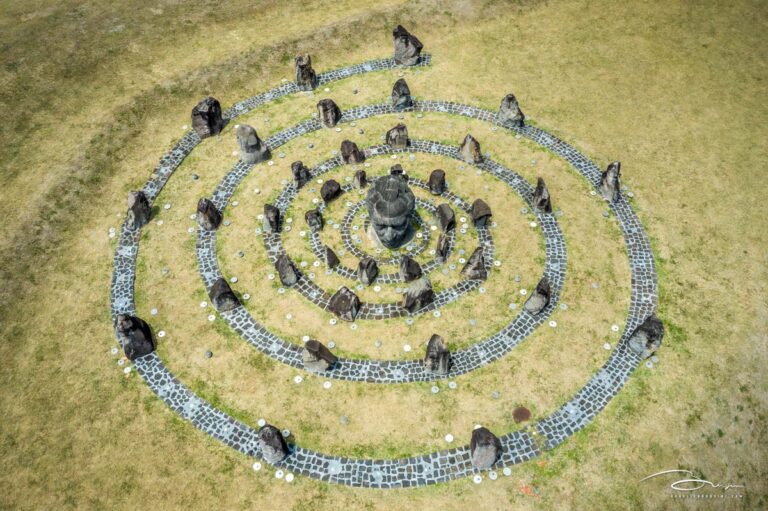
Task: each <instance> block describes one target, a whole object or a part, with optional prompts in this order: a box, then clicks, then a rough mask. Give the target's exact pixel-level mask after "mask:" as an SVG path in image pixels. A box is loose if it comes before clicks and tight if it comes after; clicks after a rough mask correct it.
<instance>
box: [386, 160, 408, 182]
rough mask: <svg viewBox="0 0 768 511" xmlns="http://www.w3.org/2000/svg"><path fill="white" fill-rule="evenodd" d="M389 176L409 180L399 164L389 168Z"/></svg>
mask: <svg viewBox="0 0 768 511" xmlns="http://www.w3.org/2000/svg"><path fill="white" fill-rule="evenodd" d="M389 175H390V176H398V177H404V178H406V179H407V176H406V175H405V169H404V168H403V166H402V165H400V164H399V163H395V164H394V165H392V166H391V167H389Z"/></svg>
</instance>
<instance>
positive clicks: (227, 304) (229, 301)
mask: <svg viewBox="0 0 768 511" xmlns="http://www.w3.org/2000/svg"><path fill="white" fill-rule="evenodd" d="M208 296H209V297H210V299H211V303H212V304H213V306H214V307H216V310H217V311H219V312H227V311H231V310H232V309H235V308H237V307H239V306H240V300H238V298H237V295H235V293H234V292H233V291H232V288H231V287H229V284H228V283H227V281H226V280H225V279H224V278H222V277H219V278H217V279H216V281H215V282H214V283H213V285H212V286H211V289H210V290H209V291H208Z"/></svg>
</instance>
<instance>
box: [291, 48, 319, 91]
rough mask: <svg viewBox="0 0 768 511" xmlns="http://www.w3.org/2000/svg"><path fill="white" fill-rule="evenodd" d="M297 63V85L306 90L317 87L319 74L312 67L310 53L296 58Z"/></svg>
mask: <svg viewBox="0 0 768 511" xmlns="http://www.w3.org/2000/svg"><path fill="white" fill-rule="evenodd" d="M294 62H295V64H296V86H298V88H299V89H301V90H304V91H309V90H314V89H315V87H317V74H316V73H315V70H314V69H312V58H311V57H310V56H309V55H306V54H305V55H299V56H298V57H296V59H295V60H294Z"/></svg>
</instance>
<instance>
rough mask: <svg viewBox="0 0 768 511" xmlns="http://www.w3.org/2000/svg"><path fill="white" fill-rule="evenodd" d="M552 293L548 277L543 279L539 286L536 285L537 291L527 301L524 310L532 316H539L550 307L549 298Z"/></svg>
mask: <svg viewBox="0 0 768 511" xmlns="http://www.w3.org/2000/svg"><path fill="white" fill-rule="evenodd" d="M551 294H552V291H551V289H550V287H549V280H547V277H542V279H541V280H540V281H539V283H538V284H536V290H535V291H534V292H533V293H532V294H531V296H530V297H529V298H528V299H527V300H526V301H525V305H524V306H523V308H525V310H527V311H528V312H530V313H531V314H534V315H536V314H538V313H540V312H541V311H543V310H544V309H545V308H546V307H547V305H549V297H550V295H551Z"/></svg>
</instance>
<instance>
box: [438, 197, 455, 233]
mask: <svg viewBox="0 0 768 511" xmlns="http://www.w3.org/2000/svg"><path fill="white" fill-rule="evenodd" d="M435 218H437V224H438V226H439V227H440V230H441V231H443V232H448V231H450V230H452V229H454V228H456V214H455V213H454V212H453V210H452V209H451V206H450V205H448V203H443V204H440V205H439V206H438V207H437V209H436V210H435Z"/></svg>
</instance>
